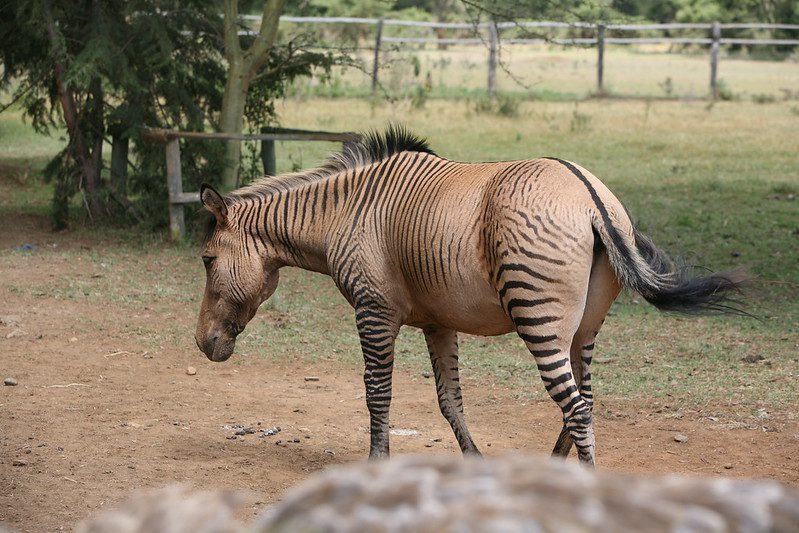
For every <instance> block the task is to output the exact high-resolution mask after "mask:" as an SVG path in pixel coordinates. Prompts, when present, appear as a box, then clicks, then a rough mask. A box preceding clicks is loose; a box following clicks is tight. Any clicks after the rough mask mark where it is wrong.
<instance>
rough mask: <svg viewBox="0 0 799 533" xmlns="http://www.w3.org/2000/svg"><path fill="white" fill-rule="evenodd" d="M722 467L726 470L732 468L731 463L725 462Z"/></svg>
mask: <svg viewBox="0 0 799 533" xmlns="http://www.w3.org/2000/svg"><path fill="white" fill-rule="evenodd" d="M724 468H726V469H727V470H732V463H727V464H726V465H724Z"/></svg>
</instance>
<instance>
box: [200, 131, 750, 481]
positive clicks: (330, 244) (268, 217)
mask: <svg viewBox="0 0 799 533" xmlns="http://www.w3.org/2000/svg"><path fill="white" fill-rule="evenodd" d="M200 196H201V200H202V204H203V206H204V207H205V208H206V209H207V210H208V211H210V213H211V214H212V215H213V217H212V218H211V224H210V225H209V230H208V234H207V236H206V238H205V240H204V243H203V245H202V259H203V262H204V263H205V268H206V272H207V279H206V287H205V295H204V298H203V302H202V305H201V308H200V316H199V320H198V324H197V333H196V337H195V338H196V342H197V345H198V347H199V348H200V349H201V350H202V351H203V352H204V353H205V354H206V355H207V356H208V358H209V359H211V360H212V361H224V360H226V359H227V358H228V357H230V355H231V354H232V353H233V348H234V344H235V341H236V336H237V335H238V334H240V333H241V332H242V331H243V330H244V327H245V325H246V324H247V323H248V322H249V321H250V319H252V317H253V316H254V315H255V312H256V311H257V309H258V306H259V305H261V303H263V302H264V301H265V300H266V299H267V298H269V296H270V295H271V294H272V293H273V292H274V291H275V288H276V287H277V284H278V273H279V271H280V269H281V268H282V267H284V266H297V267H300V268H304V269H308V270H313V271H316V272H322V273H325V274H328V275H330V276H331V277H332V278H333V281H334V282H335V283H336V285H337V287H338V288H339V290H340V291H341V293H342V294H343V295H344V297H345V298H346V299H347V301H348V302H349V303H350V304H351V305H352V307H353V308H354V310H355V318H356V326H357V329H358V334H359V336H360V341H361V347H362V350H363V356H364V362H365V372H364V382H365V385H366V405H367V407H368V410H369V415H370V422H371V446H370V450H369V456H370V457H372V458H376V457H385V456H388V455H389V405H390V403H391V373H392V367H393V364H394V340H395V338H396V336H397V333H398V331H399V329H400V327H401V326H403V325H411V326H415V327H418V328H420V329H421V330H422V331H423V332H424V336H425V339H426V341H427V346H428V349H429V352H430V359H431V362H432V366H433V370H434V374H435V381H436V390H437V393H438V402H439V407H440V409H441V413H442V414H443V415H444V417H445V418H446V419H447V421H448V422H449V423H450V425H451V426H452V429H453V431H454V433H455V437H456V438H457V440H458V444H459V445H460V448H461V450H462V451H463V452H464V453H472V454H479V451H478V449H477V446H476V445H475V443H474V441H473V439H472V437H471V435H470V434H469V430H468V428H467V427H466V423H465V421H464V415H463V402H462V398H461V387H460V384H459V378H458V337H457V332H459V331H460V332H465V333H469V334H473V335H500V334H504V333H508V332H511V331H514V330H515V331H516V332H517V333H518V335H519V337H521V339H522V340H523V341H524V342H525V344H526V345H527V348H528V349H529V351H530V353H531V354H532V356H533V357H534V359H535V362H536V364H537V366H538V370H539V371H540V374H541V379H542V380H543V381H544V385H545V387H546V390H547V392H548V393H549V395H550V396H551V397H552V399H553V400H554V401H555V402H556V403H557V404H558V406H559V407H560V409H561V411H562V412H563V429H562V431H561V433H560V436H559V438H558V439H557V443H556V445H555V448H554V451H553V454H554V455H560V456H565V455H567V454H568V453H569V451H570V449H571V447H572V444H574V445H576V448H577V452H578V457H579V459H580V461H581V462H583V463H585V464H590V465H592V464H593V463H594V429H593V423H592V405H593V392H592V389H591V372H590V368H591V358H592V354H593V349H594V338H595V337H596V335H597V332H598V331H599V328H600V326H601V325H602V323H603V321H604V318H605V315H606V314H607V312H608V309H609V308H610V305H611V304H612V303H613V301H614V300H615V298H616V296H617V295H618V294H619V291H620V290H621V288H622V287H627V288H629V289H632V290H634V291H636V292H638V293H639V294H641V295H642V296H643V297H644V298H645V299H646V300H647V301H649V302H650V303H652V304H654V305H655V306H656V307H658V308H660V309H662V310H668V311H681V312H688V313H693V312H702V311H731V310H733V309H732V308H730V307H728V306H727V305H726V304H725V297H726V296H727V294H728V293H729V291H730V290H732V289H735V288H737V286H738V285H739V283H740V282H741V281H742V280H741V279H740V276H738V275H735V274H711V275H708V276H704V277H698V278H697V277H690V276H689V275H687V274H686V273H685V272H684V271H683V270H680V269H678V268H676V267H675V266H674V264H673V263H672V262H671V261H670V260H669V259H668V257H667V256H666V255H665V254H664V253H663V252H661V251H660V250H658V249H657V248H656V247H655V246H654V245H653V244H652V243H651V242H650V241H649V240H648V239H647V238H646V237H644V236H643V235H641V234H640V233H639V232H638V231H637V230H636V229H635V227H634V226H633V223H632V221H631V220H630V217H629V216H628V214H627V213H626V211H625V209H624V207H623V206H622V204H621V203H620V202H619V200H618V199H617V198H616V197H615V196H614V195H613V194H612V193H611V192H610V191H609V190H608V188H607V187H605V185H604V184H603V183H602V182H601V181H599V179H597V178H596V177H595V176H593V175H592V174H591V173H589V172H588V171H586V170H585V169H583V168H582V167H579V166H577V165H575V164H574V163H570V162H568V161H563V160H560V159H555V158H542V159H532V160H525V161H507V162H499V163H459V162H455V161H450V160H447V159H445V158H442V157H440V156H438V155H436V154H435V153H433V151H432V150H431V149H430V148H429V147H428V145H427V143H426V142H425V141H423V140H421V139H419V138H417V137H415V136H413V135H411V134H409V133H408V132H407V131H406V130H404V129H402V128H401V127H395V126H392V127H389V128H388V130H387V131H386V132H384V133H371V134H368V135H366V136H364V137H363V138H362V140H361V141H360V142H358V143H356V144H353V145H349V146H347V147H346V148H345V149H344V150H343V151H342V152H341V153H338V154H335V155H333V156H332V157H331V158H330V159H329V160H328V162H327V163H326V164H325V165H323V166H322V167H320V168H318V169H315V170H311V171H308V172H302V173H297V174H289V175H284V176H279V177H277V178H266V179H264V180H262V181H259V182H257V183H255V184H253V185H250V186H248V187H245V188H242V189H239V190H238V191H236V192H234V193H232V194H230V195H228V196H224V197H223V196H222V195H220V194H219V193H218V192H217V191H216V190H214V189H213V188H212V187H210V186H207V185H204V186H203V187H202V189H201V193H200Z"/></svg>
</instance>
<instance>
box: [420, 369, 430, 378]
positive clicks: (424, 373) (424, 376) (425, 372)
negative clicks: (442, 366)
mask: <svg viewBox="0 0 799 533" xmlns="http://www.w3.org/2000/svg"><path fill="white" fill-rule="evenodd" d="M431 375H432V374H431V373H430V372H429V371H427V370H425V371H424V372H422V377H423V378H429V377H430V376H431Z"/></svg>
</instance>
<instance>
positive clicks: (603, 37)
mask: <svg viewBox="0 0 799 533" xmlns="http://www.w3.org/2000/svg"><path fill="white" fill-rule="evenodd" d="M242 18H244V19H246V20H252V21H260V17H258V16H256V15H245V16H243V17H242ZM280 21H281V22H286V23H293V24H359V25H368V26H375V29H376V31H375V40H374V46H373V48H374V59H373V64H372V92H373V93H376V92H377V89H378V87H379V72H380V50H381V46H382V44H383V43H396V44H427V43H430V44H437V45H449V44H459V45H482V46H486V47H488V52H489V53H488V65H487V69H488V83H487V86H488V88H487V90H488V95H489V96H490V97H491V98H495V97H496V94H497V84H496V80H497V57H498V55H497V54H498V49H499V47H500V45H515V44H539V43H554V44H559V45H564V46H571V45H578V46H596V48H597V76H596V84H597V85H596V89H597V92H598V93H600V94H602V93H603V92H604V72H605V45H606V44H616V45H635V44H658V43H668V44H694V45H702V46H709V49H710V50H709V51H710V94H711V95H712V96H713V98H716V97H718V90H719V87H718V64H719V50H720V47H721V46H723V45H742V46H764V45H771V46H797V45H799V39H749V38H737V37H724V35H723V32H724V30H792V31H796V30H799V24H762V23H730V24H723V23H720V22H712V23H669V24H603V23H596V24H595V23H588V22H569V23H567V22H551V21H516V22H482V23H468V22H422V21H413V20H397V19H376V18H357V17H290V16H284V17H280ZM387 26H398V27H414V28H423V29H426V30H429V31H431V32H432V31H436V30H445V31H446V30H468V32H469V33H470V34H471V36H470V37H455V38H441V37H439V36H438V35H431V36H430V37H389V36H386V35H385V31H384V29H385V27H387ZM513 29H517V30H521V31H530V30H535V29H539V30H540V29H564V30H570V29H572V30H580V31H581V33H583V34H585V33H586V32H593V33H594V36H593V37H577V38H539V37H536V38H526V37H525V38H508V39H503V38H502V32H503V31H508V30H513ZM674 30H691V31H698V32H706V36H703V37H696V36H691V37H672V36H666V35H663V36H658V37H611V36H608V35H607V34H608V33H609V32H616V33H625V32H652V31H657V32H667V31H674ZM241 33H242V34H247V33H252V32H247V31H242V32H241Z"/></svg>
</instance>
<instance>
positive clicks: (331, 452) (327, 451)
mask: <svg viewBox="0 0 799 533" xmlns="http://www.w3.org/2000/svg"><path fill="white" fill-rule="evenodd" d="M325 453H326V454H328V455H336V452H334V451H333V450H325Z"/></svg>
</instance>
